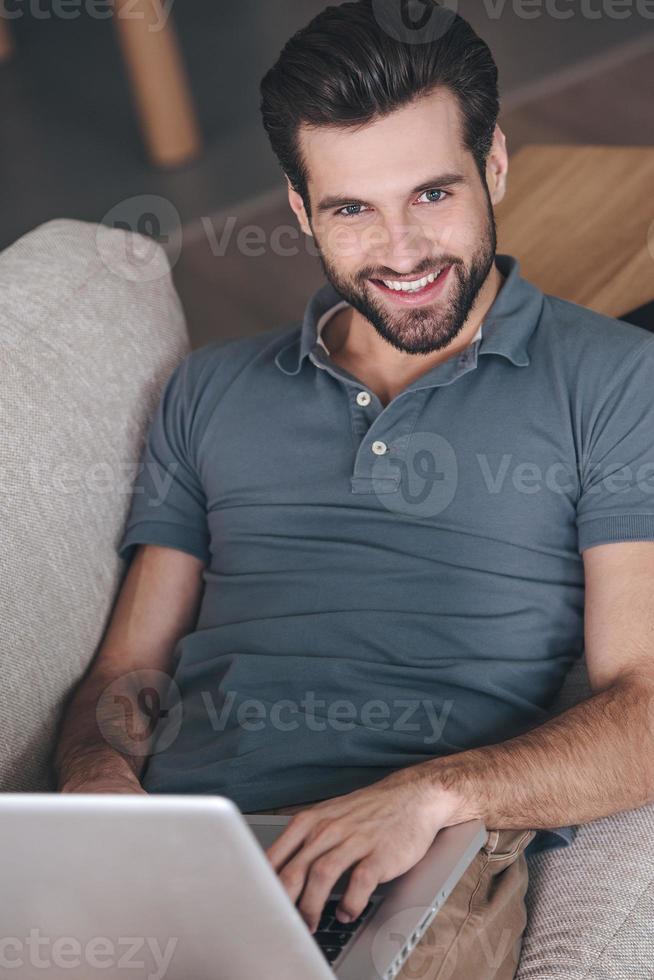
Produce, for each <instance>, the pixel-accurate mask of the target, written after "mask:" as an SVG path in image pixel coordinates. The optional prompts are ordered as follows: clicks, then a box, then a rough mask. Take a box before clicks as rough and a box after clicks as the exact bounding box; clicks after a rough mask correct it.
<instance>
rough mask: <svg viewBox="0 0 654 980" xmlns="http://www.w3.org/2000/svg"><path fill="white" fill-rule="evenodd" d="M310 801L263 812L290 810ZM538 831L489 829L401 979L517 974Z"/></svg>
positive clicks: (492, 978) (501, 978)
mask: <svg viewBox="0 0 654 980" xmlns="http://www.w3.org/2000/svg"><path fill="white" fill-rule="evenodd" d="M310 805H311V804H297V805H295V806H288V807H280V808H278V809H277V810H272V809H271V810H266V811H260V812H266V813H287V814H290V813H295V812H296V811H297V810H304V809H307V807H309V806H310ZM535 835H536V834H535V831H533V830H490V831H489V832H488V837H487V839H486V843H485V845H484V846H483V847H482V849H481V850H480V851H479V853H478V854H477V855H476V857H475V858H474V859H473V861H472V863H471V864H470V865H469V867H468V869H467V871H466V872H465V874H464V875H463V877H462V878H461V880H460V881H459V883H458V884H457V886H456V887H455V889H454V891H453V892H452V894H451V895H450V897H449V898H448V900H447V901H446V902H445V904H444V906H443V908H442V909H441V910H440V912H439V913H438V915H437V916H436V918H435V919H434V921H433V922H432V924H431V925H430V926H429V928H428V929H427V932H426V933H425V935H424V936H423V938H422V939H421V941H420V942H419V943H418V945H417V946H416V948H415V949H414V950H413V952H412V953H411V956H410V957H409V959H408V960H407V961H406V963H405V964H404V966H403V968H402V970H401V971H400V973H399V974H398V977H399V980H513V977H514V976H515V973H516V971H517V969H518V961H519V959H520V950H521V948H522V934H523V932H524V929H525V926H526V924H527V911H526V908H525V892H526V891H527V881H528V872H527V861H526V859H525V854H524V852H525V848H526V847H527V845H528V844H529V843H530V841H532V840H533V838H534V837H535Z"/></svg>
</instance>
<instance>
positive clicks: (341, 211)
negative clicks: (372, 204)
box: [336, 204, 363, 218]
mask: <svg viewBox="0 0 654 980" xmlns="http://www.w3.org/2000/svg"><path fill="white" fill-rule="evenodd" d="M362 207H363V204H346V205H345V207H344V208H340V209H339V210H338V211H337V212H336V214H339V215H341V216H342V217H343V218H356V217H357V215H359V214H361V208H362ZM350 208H359V210H358V211H356V212H355V213H354V214H352V213H351V212H350Z"/></svg>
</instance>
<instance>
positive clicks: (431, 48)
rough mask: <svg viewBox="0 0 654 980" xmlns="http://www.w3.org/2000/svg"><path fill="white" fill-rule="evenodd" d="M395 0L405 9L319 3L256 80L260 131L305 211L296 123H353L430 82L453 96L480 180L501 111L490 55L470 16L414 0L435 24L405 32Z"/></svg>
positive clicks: (382, 3)
mask: <svg viewBox="0 0 654 980" xmlns="http://www.w3.org/2000/svg"><path fill="white" fill-rule="evenodd" d="M410 2H411V0H409V3H410ZM400 3H401V4H402V9H403V11H404V10H405V9H406V3H407V0H353V2H350V3H343V4H340V5H332V6H329V7H326V8H325V9H324V10H323V11H321V13H319V14H318V15H317V16H316V17H314V19H313V20H312V21H311V22H310V23H309V24H307V26H306V27H304V28H302V29H301V30H300V31H298V32H297V33H296V34H294V35H293V36H292V37H291V38H290V40H289V41H287V43H286V44H285V46H284V48H283V49H282V51H281V54H280V55H279V58H278V60H277V62H276V63H275V64H274V65H273V67H272V68H271V69H270V70H269V71H268V72H267V73H266V75H265V76H264V78H263V79H262V81H261V85H260V90H261V114H262V117H263V125H264V128H265V130H266V132H267V134H268V137H269V139H270V143H271V145H272V148H273V152H274V153H275V155H276V157H277V159H278V160H279V163H280V164H281V167H282V170H283V171H284V173H285V174H286V175H287V177H288V179H289V181H290V182H291V185H292V187H293V188H294V190H296V191H297V192H298V193H299V194H300V195H301V196H302V199H303V201H304V205H305V208H306V210H307V213H308V214H309V215H310V213H311V212H310V206H309V195H308V187H307V182H308V173H307V169H306V165H305V163H304V160H303V159H302V154H301V152H300V147H299V140H298V130H299V127H300V125H301V124H303V123H306V124H307V125H310V126H339V127H352V128H357V127H360V126H362V125H365V124H366V123H369V122H371V121H372V120H374V119H377V118H381V117H383V116H385V115H388V114H389V113H390V112H392V111H393V110H395V109H398V108H400V107H401V106H404V105H407V104H409V103H410V102H412V101H413V100H414V99H416V98H418V97H420V96H421V95H426V94H428V93H429V92H430V91H432V90H433V89H434V88H436V87H437V86H444V87H446V88H447V89H449V90H450V91H451V92H452V93H453V94H454V95H455V96H456V98H457V100H458V104H459V107H460V111H461V118H462V123H463V139H464V144H465V147H466V148H467V149H468V150H469V151H470V152H471V153H472V155H473V157H474V159H475V163H476V165H477V169H478V170H479V174H480V176H481V179H482V182H484V183H485V170H486V160H487V158H488V153H489V151H490V148H491V144H492V142H493V133H494V130H495V124H496V122H497V117H498V114H499V92H498V84H497V66H496V64H495V61H494V59H493V56H492V54H491V52H490V50H489V48H488V46H487V44H486V43H485V42H484V41H482V40H481V38H480V37H478V35H477V34H476V33H475V31H474V30H473V29H472V27H471V26H470V24H468V22H467V21H465V20H463V18H462V17H460V16H458V14H455V13H453V11H451V10H449V9H447V8H445V7H443V6H441V5H440V4H439V3H438V2H437V0H419V2H418V0H413V3H414V7H415V6H416V5H417V6H418V7H419V8H420V9H421V10H422V12H423V14H424V13H425V11H426V12H427V14H428V15H429V17H431V18H432V25H431V26H428V27H427V28H423V33H422V35H417V37H416V36H411V35H409V34H407V35H406V37H402V34H401V33H400V32H398V31H396V30H395V26H394V25H395V23H396V20H394V19H393V18H397V10H398V8H399V7H400ZM434 18H435V21H434ZM439 18H440V22H439ZM399 23H400V24H401V23H402V22H401V21H399ZM434 23H435V24H436V27H435V28H434V26H433V24H434ZM426 31H430V33H429V34H426V33H425V32H426Z"/></svg>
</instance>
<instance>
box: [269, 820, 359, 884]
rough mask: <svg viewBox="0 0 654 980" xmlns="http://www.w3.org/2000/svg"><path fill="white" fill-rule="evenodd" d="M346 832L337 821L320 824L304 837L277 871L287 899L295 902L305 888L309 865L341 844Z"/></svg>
mask: <svg viewBox="0 0 654 980" xmlns="http://www.w3.org/2000/svg"><path fill="white" fill-rule="evenodd" d="M346 836H347V832H346V831H345V830H344V829H343V827H342V826H341V825H339V823H338V822H337V821H331V822H330V823H324V822H321V824H318V825H317V826H316V827H314V828H313V829H312V830H311V831H310V832H309V833H308V834H307V836H306V837H305V839H304V841H303V842H302V844H301V846H300V848H299V850H298V851H296V853H295V855H294V856H293V857H291V858H290V859H289V860H288V861H287V862H286V864H284V865H283V866H282V867H280V868H279V869H278V871H277V874H278V875H279V878H280V880H281V882H282V884H283V885H284V888H285V889H286V892H287V893H288V895H289V897H290V898H291V899H292V900H293V901H294V902H296V901H297V900H298V898H299V896H300V894H301V892H302V889H303V888H304V886H305V883H306V879H307V875H308V873H309V869H310V868H311V865H312V864H313V862H314V861H315V860H316V859H319V858H320V856H321V855H322V854H324V853H325V852H326V851H329V850H331V849H332V848H333V847H334V846H335V845H338V844H340V843H342V841H343V839H344V838H345V837H346Z"/></svg>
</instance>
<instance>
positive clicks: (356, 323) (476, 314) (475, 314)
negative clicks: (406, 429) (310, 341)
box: [323, 264, 504, 400]
mask: <svg viewBox="0 0 654 980" xmlns="http://www.w3.org/2000/svg"><path fill="white" fill-rule="evenodd" d="M503 283H504V277H503V275H502V273H501V272H500V271H499V269H498V268H497V266H496V265H495V264H493V268H492V270H491V272H490V273H489V274H488V277H487V279H486V281H485V282H484V285H483V286H482V288H481V289H480V291H479V293H478V295H477V299H476V300H475V303H474V306H473V307H472V309H471V310H470V313H469V315H468V318H467V319H466V322H465V325H464V327H463V329H462V331H461V332H460V333H459V334H458V335H457V336H456V337H455V338H454V340H453V341H452V342H451V343H450V344H448V345H447V347H444V348H443V349H442V350H438V351H433V352H432V353H431V354H409V353H406V352H405V351H399V350H397V349H396V348H395V347H392V346H391V345H390V344H389V343H387V342H386V341H385V340H384V338H383V337H380V336H379V334H378V333H377V331H376V330H375V329H374V327H373V326H372V324H371V323H370V321H369V320H367V319H366V318H365V317H363V316H362V315H361V314H360V313H359V312H358V310H355V309H354V308H353V307H351V306H349V307H347V308H345V309H343V310H341V311H340V313H338V314H337V315H336V316H334V317H332V319H331V320H329V322H328V323H327V324H326V325H325V330H324V331H323V340H324V342H325V346H326V347H327V349H328V351H329V353H330V357H331V358H332V360H334V361H335V362H337V363H338V364H339V365H340V366H341V367H344V368H345V369H346V370H348V371H350V373H351V374H354V375H355V376H356V377H359V378H361V379H362V380H363V374H364V373H365V375H366V377H368V378H371V379H374V384H373V385H371V387H373V390H375V391H376V392H377V394H378V395H379V397H380V398H382V394H380V392H383V393H384V395H385V398H386V400H390V398H392V397H393V394H392V393H393V392H394V391H395V392H396V391H399V390H401V389H402V388H404V387H405V386H406V385H408V384H411V382H412V381H414V380H415V379H416V378H419V377H420V375H421V374H424V373H426V372H427V371H430V370H431V369H432V368H433V367H436V365H437V364H440V363H442V362H443V361H447V360H449V358H451V357H454V356H456V355H457V354H459V353H460V352H461V351H462V350H465V348H466V347H468V346H469V345H470V344H471V343H472V339H473V337H474V336H475V334H476V333H477V331H478V330H479V326H480V324H481V323H482V321H483V319H484V317H485V316H486V314H487V312H488V310H489V309H490V307H491V306H492V304H493V302H494V301H495V298H496V297H497V294H498V293H499V291H500V289H501V288H502V285H503ZM382 400H384V399H383V398H382Z"/></svg>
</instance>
